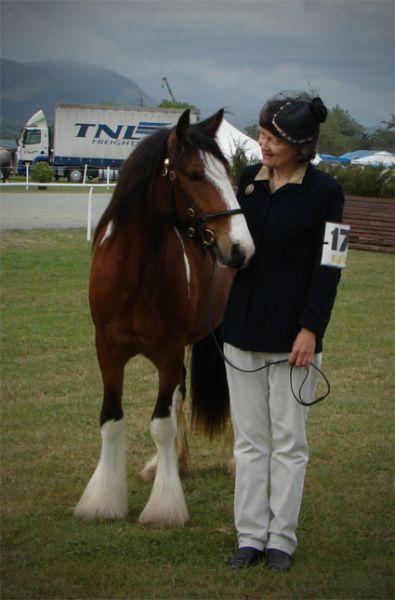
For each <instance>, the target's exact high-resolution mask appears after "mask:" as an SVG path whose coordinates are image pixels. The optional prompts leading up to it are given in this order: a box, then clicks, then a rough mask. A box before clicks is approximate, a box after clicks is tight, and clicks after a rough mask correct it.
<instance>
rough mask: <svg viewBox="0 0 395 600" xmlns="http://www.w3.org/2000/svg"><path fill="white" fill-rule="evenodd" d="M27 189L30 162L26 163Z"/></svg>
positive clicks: (27, 185)
mask: <svg viewBox="0 0 395 600" xmlns="http://www.w3.org/2000/svg"><path fill="white" fill-rule="evenodd" d="M26 189H27V190H28V189H29V163H26Z"/></svg>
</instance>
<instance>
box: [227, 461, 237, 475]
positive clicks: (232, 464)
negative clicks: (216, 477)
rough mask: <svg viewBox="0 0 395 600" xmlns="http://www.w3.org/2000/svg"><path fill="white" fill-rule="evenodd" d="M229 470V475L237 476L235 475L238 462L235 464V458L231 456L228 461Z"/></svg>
mask: <svg viewBox="0 0 395 600" xmlns="http://www.w3.org/2000/svg"><path fill="white" fill-rule="evenodd" d="M227 471H228V473H229V475H231V476H232V477H235V475H236V464H235V459H234V458H231V459H230V461H229V462H228V468H227Z"/></svg>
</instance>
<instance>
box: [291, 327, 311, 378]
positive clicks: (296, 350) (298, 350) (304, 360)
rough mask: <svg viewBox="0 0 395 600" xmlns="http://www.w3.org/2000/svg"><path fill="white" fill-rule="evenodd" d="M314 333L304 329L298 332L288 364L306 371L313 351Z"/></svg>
mask: <svg viewBox="0 0 395 600" xmlns="http://www.w3.org/2000/svg"><path fill="white" fill-rule="evenodd" d="M315 337H316V336H315V333H313V332H312V331H310V330H309V329H305V328H304V327H303V328H302V329H301V330H300V331H299V333H298V335H297V336H296V338H295V341H294V343H293V346H292V350H291V354H290V355H289V359H288V362H289V364H290V365H295V366H296V367H304V368H305V369H308V368H309V367H310V364H311V361H312V360H313V356H314V351H315Z"/></svg>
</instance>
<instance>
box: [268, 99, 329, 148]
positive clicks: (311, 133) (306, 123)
mask: <svg viewBox="0 0 395 600" xmlns="http://www.w3.org/2000/svg"><path fill="white" fill-rule="evenodd" d="M327 114H328V111H327V109H326V107H325V105H324V103H323V102H322V100H321V98H318V97H317V98H313V99H312V100H310V101H306V100H291V99H287V100H286V101H285V102H284V103H283V104H282V105H281V106H280V108H279V109H278V110H277V111H276V113H275V114H274V115H273V118H272V121H271V123H272V125H273V127H274V129H275V131H276V132H277V134H278V135H279V136H280V137H282V138H283V139H284V140H286V141H287V142H291V143H293V144H303V143H305V142H310V141H312V140H313V139H314V138H315V137H316V136H317V134H318V131H319V126H320V123H324V121H325V119H326V117H327Z"/></svg>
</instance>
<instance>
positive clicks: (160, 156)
mask: <svg viewBox="0 0 395 600" xmlns="http://www.w3.org/2000/svg"><path fill="white" fill-rule="evenodd" d="M171 131H172V130H171V129H169V128H167V127H163V128H161V129H160V130H159V131H157V132H155V133H154V134H152V135H150V136H147V137H145V138H144V139H143V140H142V141H141V142H140V143H139V144H138V146H137V147H136V149H135V150H134V151H133V152H132V153H131V154H130V156H129V158H128V159H127V160H126V161H125V163H124V165H123V167H122V169H121V172H120V176H119V180H118V183H117V186H116V188H115V190H114V194H113V196H112V198H111V201H110V203H109V205H108V206H107V208H106V210H105V211H104V213H103V215H102V216H101V218H100V220H99V223H98V224H97V227H96V229H95V234H94V238H93V245H95V242H96V239H97V236H98V235H99V232H100V231H101V230H102V229H103V227H104V226H105V225H106V224H107V223H108V222H109V221H113V232H114V233H115V232H116V231H117V230H119V228H120V226H121V225H122V223H123V222H125V219H126V217H127V216H128V214H129V213H130V211H131V210H132V209H137V210H142V211H144V212H146V211H147V210H149V208H150V206H151V205H152V202H151V196H152V194H151V192H152V188H153V182H154V181H155V178H156V177H157V176H158V175H159V173H160V172H161V170H162V168H163V161H164V159H165V158H166V154H167V140H168V138H169V135H170V133H171ZM192 150H195V151H196V150H201V151H203V152H209V153H210V154H212V155H213V156H214V157H215V158H217V159H218V160H220V161H221V162H222V164H223V165H224V166H225V168H226V170H227V171H229V166H228V162H227V160H226V158H225V157H224V155H223V154H222V152H221V150H220V148H219V146H218V144H217V142H216V141H215V139H214V138H212V137H211V136H210V135H208V134H207V133H206V132H205V130H204V128H202V127H199V124H197V125H194V126H192V127H190V128H189V129H188V131H187V134H186V136H185V137H184V138H183V139H182V142H179V143H178V144H177V155H176V157H175V161H174V166H177V163H178V161H179V159H180V157H181V155H182V154H184V153H185V152H188V151H192Z"/></svg>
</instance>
